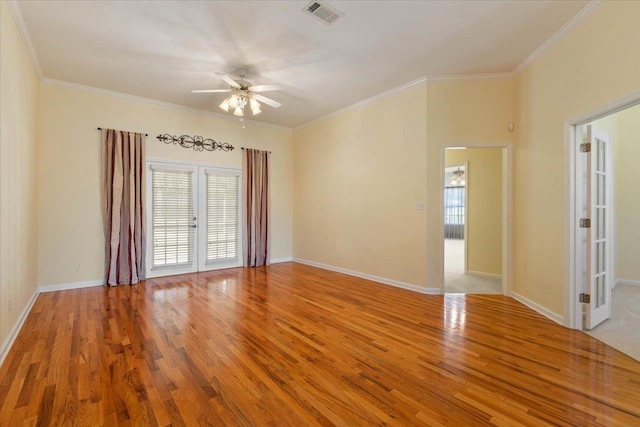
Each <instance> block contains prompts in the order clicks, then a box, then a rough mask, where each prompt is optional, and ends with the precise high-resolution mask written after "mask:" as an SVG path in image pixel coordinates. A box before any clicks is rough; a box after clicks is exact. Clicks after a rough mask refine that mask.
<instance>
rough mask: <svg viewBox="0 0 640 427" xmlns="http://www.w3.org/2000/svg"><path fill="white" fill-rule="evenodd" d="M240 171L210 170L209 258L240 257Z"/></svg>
mask: <svg viewBox="0 0 640 427" xmlns="http://www.w3.org/2000/svg"><path fill="white" fill-rule="evenodd" d="M239 180H240V177H239V176H238V175H228V174H214V173H207V195H206V197H207V204H206V206H207V236H206V241H207V247H206V261H223V260H233V259H237V258H238V250H239V247H240V242H239V241H238V240H239V239H238V237H239V226H240V224H239V222H238V213H239V209H240V207H239V206H238V191H239V188H238V187H239Z"/></svg>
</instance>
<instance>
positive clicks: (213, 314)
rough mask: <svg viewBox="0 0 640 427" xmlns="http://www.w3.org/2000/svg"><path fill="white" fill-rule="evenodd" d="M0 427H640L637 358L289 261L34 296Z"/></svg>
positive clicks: (488, 309) (4, 388)
mask: <svg viewBox="0 0 640 427" xmlns="http://www.w3.org/2000/svg"><path fill="white" fill-rule="evenodd" d="M0 424H1V425H3V426H18V425H23V424H26V425H72V424H74V425H91V426H93V425H132V426H140V425H173V426H180V425H188V426H195V425H215V426H220V425H246V426H262V425H277V426H285V425H291V426H307V425H309V426H311V425H348V426H355V425H387V424H388V425H411V426H414V425H449V426H462V425H473V426H479V425H485V424H487V425H488V424H497V425H509V426H514V425H573V426H589V425H621V426H632V425H640V363H639V362H637V361H635V360H633V359H631V358H629V357H627V356H625V355H623V354H622V353H619V352H618V351H616V350H614V349H612V348H610V347H608V346H606V345H604V344H602V343H601V342H599V341H597V340H595V339H593V338H591V337H589V336H588V335H586V334H583V333H581V332H577V331H572V330H568V329H565V328H563V327H561V326H559V325H556V324H555V323H553V322H551V321H549V320H547V319H545V318H543V317H542V316H539V315H538V314H536V313H535V312H533V311H531V310H530V309H528V308H527V307H525V306H523V305H522V304H520V303H518V302H516V301H515V300H513V299H511V298H506V297H503V296H500V295H471V296H469V295H468V296H463V295H460V296H457V295H456V296H446V297H444V296H433V295H421V294H417V293H413V292H410V291H405V290H402V289H396V288H393V287H389V286H385V285H381V284H376V283H373V282H369V281H366V280H362V279H358V278H354V277H350V276H345V275H342V274H338V273H333V272H328V271H324V270H319V269H316V268H313V267H308V266H305V265H301V264H295V263H285V264H277V265H274V266H271V267H268V268H258V269H231V270H223V271H217V272H209V273H203V274H198V275H195V274H194V275H186V276H175V277H171V278H162V279H153V280H148V281H147V283H146V284H141V285H136V286H120V287H117V288H88V289H81V290H73V291H63V292H54V293H47V294H42V295H40V296H39V297H38V299H37V301H36V303H35V305H34V307H33V310H32V312H31V313H30V314H29V317H28V319H27V321H26V323H25V325H24V327H23V329H22V331H21V332H20V335H19V336H18V339H17V340H16V342H15V344H14V346H13V348H12V349H11V351H10V353H9V355H8V356H7V359H6V361H5V363H4V364H3V366H2V367H1V368H0Z"/></svg>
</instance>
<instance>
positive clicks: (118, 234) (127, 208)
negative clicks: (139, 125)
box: [102, 129, 147, 286]
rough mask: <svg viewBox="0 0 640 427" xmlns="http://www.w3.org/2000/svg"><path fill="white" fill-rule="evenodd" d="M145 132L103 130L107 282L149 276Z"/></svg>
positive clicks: (108, 283)
mask: <svg viewBox="0 0 640 427" xmlns="http://www.w3.org/2000/svg"><path fill="white" fill-rule="evenodd" d="M144 139H145V136H144V135H143V134H141V133H134V132H123V131H119V130H113V129H103V130H102V222H103V226H104V237H105V258H106V259H105V266H106V276H107V285H110V286H114V285H123V284H133V283H138V282H139V281H141V280H144V277H145V265H144V264H145V262H144V261H145V238H146V234H147V224H146V214H145V203H146V199H145V185H146V181H145V165H144V161H145V157H144Z"/></svg>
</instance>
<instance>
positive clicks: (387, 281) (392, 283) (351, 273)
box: [293, 258, 442, 295]
mask: <svg viewBox="0 0 640 427" xmlns="http://www.w3.org/2000/svg"><path fill="white" fill-rule="evenodd" d="M293 261H295V262H299V263H300V264H306V265H310V266H312V267H318V268H322V269H323V270H329V271H335V272H336V273H342V274H348V275H349V276H355V277H360V278H361V279H367V280H371V281H373V282H378V283H382V284H385V285H390V286H395V287H396V288H402V289H407V290H409V291H414V292H419V293H421V294H429V295H440V294H442V292H441V291H440V289H439V288H422V287H420V286H415V285H411V284H409V283H404V282H400V281H397V280H392V279H386V278H384V277H378V276H373V275H371V274H366V273H361V272H359V271H354V270H348V269H346V268H341V267H334V266H333V265H328V264H322V263H319V262H315V261H309V260H306V259H300V258H293Z"/></svg>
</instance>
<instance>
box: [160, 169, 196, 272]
mask: <svg viewBox="0 0 640 427" xmlns="http://www.w3.org/2000/svg"><path fill="white" fill-rule="evenodd" d="M151 174H152V175H151V183H152V190H151V191H152V218H151V221H152V224H151V227H152V234H153V247H152V250H153V267H169V266H175V265H181V264H189V263H192V262H193V259H194V248H195V244H194V242H195V232H194V229H193V228H192V227H191V225H192V221H193V218H194V207H193V176H192V172H191V171H181V170H157V169H152V170H151Z"/></svg>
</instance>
